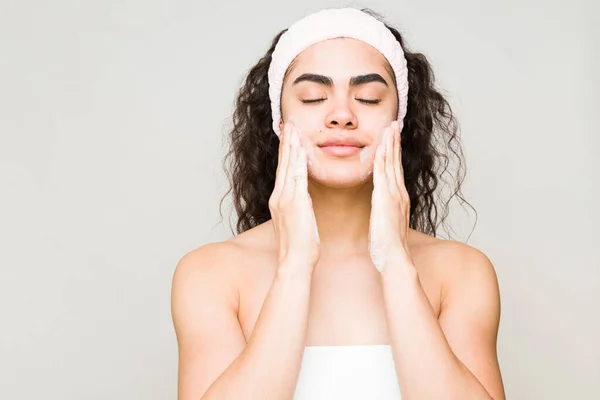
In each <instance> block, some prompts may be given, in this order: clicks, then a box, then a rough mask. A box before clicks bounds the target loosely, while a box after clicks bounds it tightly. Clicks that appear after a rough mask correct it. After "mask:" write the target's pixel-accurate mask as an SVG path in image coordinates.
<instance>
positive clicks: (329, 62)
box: [287, 38, 392, 81]
mask: <svg viewBox="0 0 600 400" xmlns="http://www.w3.org/2000/svg"><path fill="white" fill-rule="evenodd" d="M307 72H310V73H317V74H323V75H326V76H330V77H332V79H333V80H334V81H335V80H336V79H341V78H348V77H350V76H356V75H360V74H367V73H374V72H377V73H380V74H381V75H382V76H384V77H385V78H391V74H392V69H391V67H390V65H389V63H388V61H387V60H386V58H385V57H384V56H383V54H381V53H380V52H379V51H378V50H377V49H376V48H374V47H373V46H371V45H369V44H367V43H365V42H363V41H361V40H357V39H352V38H335V39H329V40H324V41H322V42H319V43H315V44H313V45H311V46H310V47H308V48H307V49H305V50H304V51H303V52H301V53H300V54H299V55H298V56H297V57H296V58H295V59H294V61H293V62H292V63H291V64H290V67H289V70H288V73H287V76H288V77H296V76H299V75H301V74H303V73H307Z"/></svg>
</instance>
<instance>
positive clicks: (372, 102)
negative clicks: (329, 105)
mask: <svg viewBox="0 0 600 400" xmlns="http://www.w3.org/2000/svg"><path fill="white" fill-rule="evenodd" d="M324 100H327V99H324V98H323V99H307V100H301V101H302V103H305V104H311V103H318V102H320V101H324ZM356 100H358V101H360V102H361V103H364V104H379V103H381V100H379V99H376V100H368V99H356Z"/></svg>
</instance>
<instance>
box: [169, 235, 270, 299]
mask: <svg viewBox="0 0 600 400" xmlns="http://www.w3.org/2000/svg"><path fill="white" fill-rule="evenodd" d="M266 225H267V224H266V223H265V224H262V225H259V226H257V227H255V228H253V229H250V230H248V231H246V232H244V233H241V234H239V235H237V236H235V237H233V238H231V239H229V240H226V241H222V242H213V243H207V244H205V245H203V246H200V247H198V248H196V249H194V250H191V251H189V252H188V253H186V254H184V255H183V256H182V257H181V258H180V260H179V262H178V263H177V266H176V268H175V273H174V276H173V293H177V292H184V293H185V292H188V291H192V292H193V291H195V290H197V289H200V288H202V289H204V290H206V289H207V286H208V287H213V288H218V289H219V290H218V291H219V293H220V296H225V297H226V300H227V301H228V302H230V304H232V305H234V304H235V305H236V307H237V305H238V297H239V287H240V284H241V282H242V281H243V276H244V268H249V267H250V265H251V264H252V263H251V262H249V260H252V259H253V256H254V254H255V253H260V252H261V251H262V250H265V249H266V248H267V247H268V243H269V241H268V240H266V238H265V236H266V233H268V228H267V227H266Z"/></svg>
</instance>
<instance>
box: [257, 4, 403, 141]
mask: <svg viewBox="0 0 600 400" xmlns="http://www.w3.org/2000/svg"><path fill="white" fill-rule="evenodd" d="M339 37H347V38H353V39H358V40H361V41H363V42H365V43H367V44H369V45H371V46H373V47H374V48H375V49H377V50H379V52H380V53H381V54H383V56H384V57H385V58H386V59H387V60H388V62H389V63H390V65H391V66H392V69H393V70H394V74H395V75H396V84H397V89H398V123H399V124H400V131H402V127H403V125H404V124H403V120H404V116H405V115H406V106H407V100H408V70H407V68H406V59H405V58H404V51H403V50H402V47H401V46H400V43H398V41H397V40H396V38H395V37H394V35H393V34H392V33H391V32H390V31H389V29H388V28H386V26H385V25H384V24H383V22H381V21H379V20H378V19H376V18H374V17H372V16H371V15H369V14H366V13H364V12H362V11H360V10H358V9H356V8H330V9H324V10H321V11H318V12H316V13H314V14H310V15H308V16H306V17H304V18H302V19H301V20H299V21H297V22H295V23H293V24H292V26H290V27H289V29H288V30H287V31H286V32H285V33H284V34H283V35H281V38H280V39H279V42H278V43H277V45H276V46H275V50H274V51H273V55H272V58H271V65H270V66H269V75H268V79H269V98H270V99H271V115H272V116H273V130H274V131H275V134H276V135H277V136H280V134H281V132H280V131H279V122H280V120H281V112H280V101H281V91H282V89H283V77H284V75H285V72H286V71H287V68H288V66H289V65H290V63H291V62H292V61H293V60H294V59H295V58H296V56H298V54H300V53H301V52H302V51H304V50H305V49H306V48H308V47H310V46H311V45H313V44H315V43H318V42H321V41H324V40H328V39H334V38H339Z"/></svg>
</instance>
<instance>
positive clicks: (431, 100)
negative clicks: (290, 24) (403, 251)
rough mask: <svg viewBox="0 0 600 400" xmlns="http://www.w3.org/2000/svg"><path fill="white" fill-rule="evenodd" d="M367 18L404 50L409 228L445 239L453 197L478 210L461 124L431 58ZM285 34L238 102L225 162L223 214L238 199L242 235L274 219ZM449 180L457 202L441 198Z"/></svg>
mask: <svg viewBox="0 0 600 400" xmlns="http://www.w3.org/2000/svg"><path fill="white" fill-rule="evenodd" d="M361 11H363V12H365V13H367V14H369V15H371V16H373V17H375V18H377V19H378V20H380V21H382V22H383V23H384V24H385V26H386V27H387V28H388V29H389V30H390V32H391V33H392V34H393V35H394V37H395V38H396V40H397V41H398V42H399V43H400V46H402V49H403V50H404V55H405V57H406V61H407V67H408V86H409V92H408V105H407V112H406V116H405V118H404V127H403V129H402V134H401V137H402V139H401V140H402V165H403V168H404V179H405V185H406V189H407V191H408V194H409V196H410V205H411V207H410V208H411V209H410V223H409V225H410V227H411V228H413V229H416V230H418V231H420V232H423V233H426V234H429V235H432V236H438V226H439V225H440V224H442V223H443V222H444V221H445V220H446V217H447V216H448V212H449V207H448V204H449V202H450V200H451V199H452V198H453V197H455V196H456V197H457V198H458V199H459V200H461V201H462V202H464V203H466V204H468V205H469V207H470V208H472V209H473V210H474V208H473V207H472V206H471V205H470V204H469V203H468V202H467V201H466V200H465V199H464V198H463V196H462V194H461V186H462V182H463V180H464V177H465V173H466V167H465V163H464V160H463V151H462V148H461V144H460V139H459V136H458V127H459V126H458V123H457V121H456V118H455V117H454V115H453V113H452V110H451V107H450V104H449V103H448V101H447V100H446V99H445V98H444V97H443V96H442V94H441V93H440V92H439V91H438V90H437V89H436V87H435V79H434V73H433V70H432V68H431V65H430V64H429V62H428V61H427V58H426V57H425V56H424V55H423V54H421V53H412V52H410V51H408V49H407V46H406V44H405V43H404V39H403V37H402V35H401V34H400V32H398V30H396V29H395V28H393V27H391V26H389V25H388V24H387V23H385V22H384V21H383V19H382V18H381V17H380V16H379V15H378V14H377V13H375V12H373V11H372V10H370V9H362V10H361ZM286 31H287V29H284V30H283V31H281V32H280V33H279V34H277V36H276V37H275V38H274V39H273V42H272V44H271V46H270V48H269V50H268V51H267V53H266V54H265V55H264V56H263V57H262V58H261V59H260V60H259V61H258V63H257V64H256V65H254V66H253V67H252V68H251V69H250V70H249V72H248V74H247V76H246V77H245V82H244V84H243V86H242V87H241V88H240V90H239V92H238V94H237V98H236V101H235V110H234V112H233V117H232V122H233V127H232V129H231V131H230V134H229V140H230V148H229V151H228V152H227V154H226V156H225V159H224V162H223V166H224V168H225V172H226V175H227V177H228V179H229V182H230V185H231V186H230V188H229V190H228V191H227V192H226V194H225V196H224V197H223V199H222V200H221V204H220V208H219V209H220V210H221V206H222V203H223V200H224V199H225V197H226V196H227V195H228V194H229V193H233V205H234V207H235V211H236V213H237V216H238V221H237V226H236V228H237V229H236V230H237V233H238V234H239V233H242V232H244V231H246V230H248V229H251V228H253V227H255V226H257V225H260V224H261V223H263V222H266V221H268V220H270V219H271V213H270V211H269V205H268V202H269V198H270V196H271V193H272V191H273V188H274V185H275V173H276V169H277V160H278V151H279V138H278V137H277V135H275V132H274V131H273V128H272V123H273V119H272V116H271V102H270V100H269V82H268V77H267V73H268V70H269V65H270V64H271V55H272V54H273V51H274V50H275V46H276V45H277V43H278V41H279V39H280V38H281V35H283V34H284V33H285V32H286ZM452 158H455V159H456V162H457V166H456V170H457V171H456V175H455V176H452V174H449V165H450V162H451V161H452V160H451V159H452ZM444 174H449V175H450V178H452V179H451V180H454V185H451V188H452V191H451V192H452V193H451V195H450V196H449V198H448V199H447V200H446V201H445V202H443V203H442V202H441V200H440V199H441V196H440V193H438V192H437V191H441V190H440V189H441V188H439V187H438V186H439V183H440V181H442V182H444V183H447V184H450V183H449V182H446V181H445V180H444V179H442V177H443V175H444ZM436 190H437V191H436ZM440 203H442V204H443V205H440ZM221 216H222V213H221Z"/></svg>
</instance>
